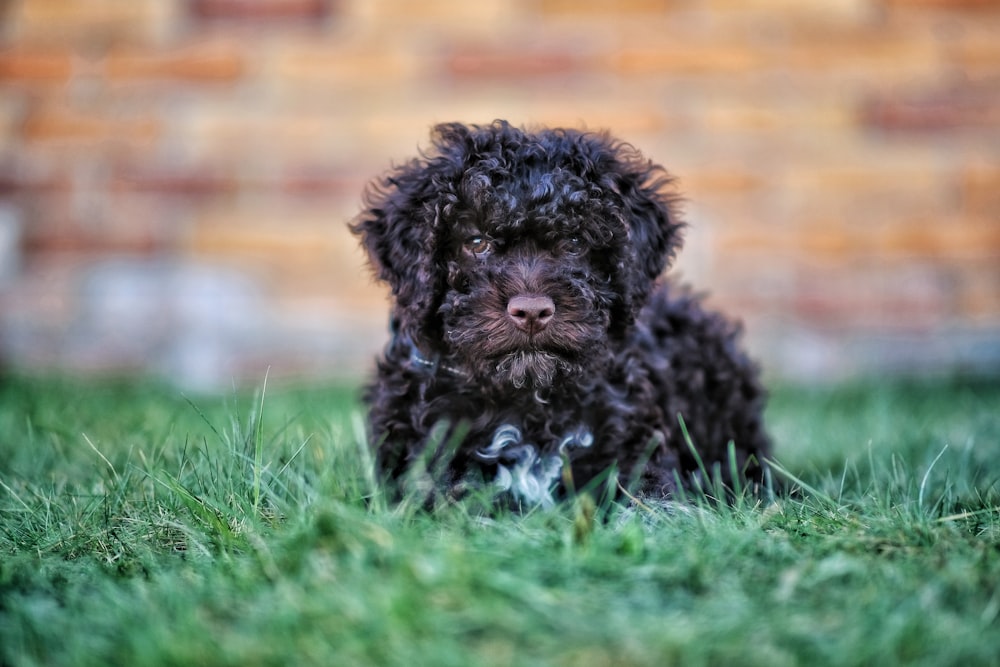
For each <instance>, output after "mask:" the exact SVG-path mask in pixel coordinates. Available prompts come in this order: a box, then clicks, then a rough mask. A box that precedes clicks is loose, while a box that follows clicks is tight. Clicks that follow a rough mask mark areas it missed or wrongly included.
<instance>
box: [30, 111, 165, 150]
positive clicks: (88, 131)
mask: <svg viewBox="0 0 1000 667" xmlns="http://www.w3.org/2000/svg"><path fill="white" fill-rule="evenodd" d="M161 129H162V128H161V126H160V123H159V121H158V120H157V119H155V118H131V119H121V120H119V119H115V118H113V117H110V116H108V115H106V114H102V113H100V112H99V111H82V110H76V109H70V108H65V107H63V108H59V107H57V106H56V105H48V106H45V107H42V108H37V109H33V110H32V111H31V112H30V113H29V114H28V115H27V117H26V119H25V121H24V124H23V126H22V128H21V134H22V136H23V137H24V139H26V140H28V141H32V142H60V143H65V142H74V143H86V144H97V143H98V142H103V141H112V142H115V143H117V144H122V143H128V144H148V143H150V142H152V141H154V140H155V139H156V138H158V137H159V136H160V134H161ZM91 155H92V152H91Z"/></svg>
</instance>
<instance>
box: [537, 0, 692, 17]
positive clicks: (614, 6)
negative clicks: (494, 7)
mask: <svg viewBox="0 0 1000 667" xmlns="http://www.w3.org/2000/svg"><path fill="white" fill-rule="evenodd" d="M532 4H533V5H534V6H535V7H534V8H535V9H536V11H538V13H540V14H554V15H566V16H574V17H575V16H580V15H598V16H600V15H605V16H607V18H609V19H614V18H617V17H619V16H621V15H623V14H626V15H627V14H640V15H641V14H657V13H660V12H664V11H669V10H671V9H674V8H675V7H677V6H678V5H679V4H680V3H679V2H678V1H677V0H617V2H608V1H607V0H539V2H536V3H532Z"/></svg>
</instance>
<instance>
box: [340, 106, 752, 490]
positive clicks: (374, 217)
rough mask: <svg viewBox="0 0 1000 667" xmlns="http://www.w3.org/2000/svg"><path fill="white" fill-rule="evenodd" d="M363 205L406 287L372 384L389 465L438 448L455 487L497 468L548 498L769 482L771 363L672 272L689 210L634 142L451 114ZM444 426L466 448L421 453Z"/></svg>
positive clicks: (375, 429)
mask: <svg viewBox="0 0 1000 667" xmlns="http://www.w3.org/2000/svg"><path fill="white" fill-rule="evenodd" d="M365 204H366V206H365V210H364V211H363V213H362V214H361V215H360V216H359V218H358V219H357V220H356V221H355V223H354V224H353V225H352V231H354V233H356V234H358V235H359V236H360V237H361V239H362V242H363V245H364V247H365V249H366V250H367V252H368V256H369V258H370V261H371V263H372V265H373V267H374V268H375V270H376V273H377V276H378V278H380V279H381V280H384V281H386V282H387V283H388V284H389V285H390V286H391V288H392V294H393V301H394V305H393V309H392V316H391V327H392V333H393V336H392V340H391V341H390V343H389V345H388V347H387V349H386V352H385V356H384V357H383V358H382V359H381V360H380V361H379V363H378V371H377V375H376V378H375V380H374V382H373V383H372V384H371V385H370V386H369V388H368V390H367V392H366V394H365V401H366V403H367V405H368V407H369V410H370V412H369V417H370V426H371V433H372V438H373V442H374V444H375V447H376V453H377V462H378V465H379V467H380V470H381V471H382V472H383V474H385V475H386V476H387V477H389V478H392V479H398V478H400V477H402V476H403V475H404V474H405V473H406V471H407V470H408V469H409V468H410V467H411V466H413V465H414V464H415V463H416V462H417V461H420V462H422V464H424V463H427V461H428V460H433V459H434V458H435V456H439V457H444V458H443V459H442V460H441V461H440V462H439V468H440V469H441V470H440V471H441V473H442V475H443V479H439V480H438V481H439V482H441V483H443V484H444V485H445V486H447V487H450V488H456V487H459V486H461V485H464V484H466V483H467V482H468V480H469V479H470V478H472V477H475V476H477V475H479V474H481V475H482V476H483V477H485V479H487V480H495V481H496V483H497V485H498V486H499V487H500V488H502V489H506V490H508V491H509V492H510V495H511V496H512V499H513V500H514V501H515V502H524V503H541V504H549V503H551V502H552V499H553V495H552V494H553V493H556V494H558V493H559V488H560V486H561V485H562V484H563V483H564V482H566V481H568V480H570V479H571V480H572V482H573V483H574V484H575V485H576V486H577V487H578V488H579V487H580V486H581V485H585V484H587V483H588V482H589V481H591V480H594V479H597V478H599V477H600V476H601V475H603V474H606V473H608V472H609V471H611V470H612V469H615V470H617V471H618V473H619V474H621V475H622V476H623V477H628V478H633V479H638V480H639V488H640V490H641V491H642V492H644V493H646V494H654V495H660V496H671V495H674V494H675V493H676V491H677V485H678V484H681V485H684V486H687V485H690V484H692V483H696V482H699V481H700V482H702V483H703V482H704V480H703V479H701V477H702V476H703V473H704V472H705V471H708V472H709V474H713V475H714V474H715V472H713V471H718V474H719V475H720V478H721V479H722V480H723V481H724V482H725V483H727V484H730V485H735V484H736V483H742V482H743V481H744V480H745V479H749V480H752V481H757V482H759V481H760V480H761V478H762V475H763V468H762V464H761V459H762V457H763V456H765V455H766V454H767V453H768V451H769V443H768V438H767V436H766V434H765V432H764V429H763V425H762V417H761V415H762V411H763V406H764V400H765V395H764V391H763V389H762V387H761V385H760V383H759V380H758V372H757V369H756V367H755V365H754V364H753V363H751V362H750V361H749V360H748V359H747V357H746V356H745V355H744V354H743V352H741V351H740V349H739V348H738V337H739V333H740V331H739V327H738V326H736V325H734V324H732V323H730V322H729V321H727V320H726V319H724V318H723V317H721V316H720V315H718V314H715V313H712V312H709V311H706V310H704V309H703V308H702V306H701V304H700V302H699V299H698V298H696V297H695V296H693V295H692V294H691V293H690V292H689V291H687V290H686V289H683V288H677V287H674V286H672V285H670V284H669V283H662V284H658V283H657V280H658V278H659V276H660V275H661V274H662V273H663V271H664V269H665V268H666V267H667V264H668V262H669V260H670V259H671V258H672V256H673V254H674V252H675V251H676V250H677V248H678V247H679V246H680V243H681V235H680V232H681V229H682V227H683V224H682V223H681V222H680V221H679V218H678V211H677V198H676V195H674V194H673V190H672V179H671V177H670V176H669V175H668V174H667V173H666V172H665V171H664V170H663V169H662V168H661V167H659V166H657V165H655V164H653V163H652V162H650V161H648V160H646V159H645V158H643V157H642V156H641V155H640V153H639V152H638V151H636V150H635V149H634V148H632V147H631V146H629V145H628V144H625V143H622V142H619V141H616V140H615V139H613V138H611V137H610V136H609V135H607V134H600V133H588V132H581V131H576V130H561V129H551V130H541V131H538V132H528V131H525V130H522V129H518V128H515V127H512V126H511V125H509V124H508V123H506V122H504V121H495V122H494V123H492V124H491V125H486V126H465V125H461V124H457V123H452V124H444V125H439V126H437V127H436V128H435V130H434V132H433V136H432V148H431V149H430V150H429V151H427V152H426V153H424V154H422V155H421V156H420V157H419V158H416V159H414V160H412V161H410V162H408V163H406V164H403V165H401V166H399V167H396V168H395V169H393V170H392V171H390V172H389V173H388V174H387V175H386V176H384V177H383V178H382V179H380V180H377V181H375V182H374V183H372V184H371V185H370V186H369V189H368V191H367V192H366V197H365ZM679 415H680V416H682V417H683V420H684V422H685V423H686V426H687V429H688V431H689V434H690V439H691V441H692V442H693V443H694V445H695V446H696V448H697V451H698V457H696V456H695V455H694V454H693V453H692V452H691V450H690V447H689V446H688V444H687V443H686V441H685V438H684V436H683V433H682V430H681V428H680V422H679V419H678V416H679ZM442 424H447V425H448V427H446V428H449V427H450V428H451V429H453V430H452V431H448V432H451V433H457V434H460V435H461V438H462V439H461V443H460V445H459V446H458V447H457V448H455V449H454V450H453V451H448V453H447V454H446V455H445V454H442V453H441V452H437V451H436V452H426V451H424V450H425V449H426V448H427V446H428V443H432V444H433V445H434V446H435V447H438V448H439V449H440V450H441V451H442V452H443V450H445V449H447V447H445V446H444V445H443V444H442V443H444V442H447V441H448V437H446V436H445V437H442V435H441V434H442V433H445V432H446V431H442V430H441V425H442ZM455 437H459V436H458V435H456V436H455ZM730 443H733V444H732V450H730ZM730 451H733V452H734V453H735V460H732V459H733V457H731V456H730ZM699 457H700V459H701V460H700V461H699V460H698V458H699ZM565 460H569V461H570V464H569V470H563V462H564V461H565ZM732 470H736V471H737V476H738V478H739V479H732V475H731V474H730V473H731V471H732Z"/></svg>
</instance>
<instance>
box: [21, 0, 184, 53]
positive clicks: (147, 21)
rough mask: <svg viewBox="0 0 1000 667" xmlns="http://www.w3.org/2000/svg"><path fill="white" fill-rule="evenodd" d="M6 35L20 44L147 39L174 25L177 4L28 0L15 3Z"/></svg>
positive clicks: (156, 37) (153, 0)
mask: <svg viewBox="0 0 1000 667" xmlns="http://www.w3.org/2000/svg"><path fill="white" fill-rule="evenodd" d="M11 4H12V6H11V7H10V8H9V9H6V10H5V12H6V13H7V14H8V16H6V17H5V19H6V20H7V22H8V25H9V32H8V34H9V35H10V36H11V37H12V38H13V39H14V40H15V41H17V42H19V43H22V44H25V43H26V44H47V45H66V44H73V45H86V46H87V47H89V48H91V49H92V48H93V46H94V45H96V44H109V43H115V44H123V43H147V42H150V41H157V40H160V39H162V37H163V35H164V33H165V32H169V31H170V30H171V28H172V27H173V26H174V23H175V18H176V11H177V5H179V4H180V3H177V2H162V0H127V1H126V2H123V1H122V0H26V1H24V2H15V3H11Z"/></svg>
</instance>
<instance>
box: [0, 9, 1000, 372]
mask: <svg viewBox="0 0 1000 667" xmlns="http://www.w3.org/2000/svg"><path fill="white" fill-rule="evenodd" d="M0 22H2V25H0V367H2V368H6V369H8V370H16V371H18V372H35V371H46V372H51V371H56V372H74V373H76V372H83V373H99V374H109V373H110V374H120V373H133V372H135V373H143V374H149V375H152V376H156V377H161V378H166V379H168V380H170V381H172V382H174V383H176V384H178V385H180V386H183V387H187V388H195V389H206V390H211V389H215V388H226V387H229V386H231V384H232V383H233V382H234V381H236V382H240V383H242V382H255V383H259V382H260V380H261V379H262V378H263V375H264V372H265V370H266V369H268V368H270V377H271V378H275V377H277V378H289V379H293V378H294V379H315V380H328V379H335V378H354V377H357V376H358V375H359V374H360V373H362V372H364V369H366V368H368V367H369V366H370V364H371V362H372V358H373V356H374V355H375V354H376V352H377V351H378V350H379V349H380V347H381V346H382V345H383V344H384V342H385V340H386V334H385V324H386V304H387V301H386V297H385V291H384V290H383V289H382V288H381V287H379V286H378V285H375V284H374V283H373V282H372V280H371V278H370V274H369V272H368V271H367V269H365V268H364V265H363V258H362V256H361V254H360V252H358V250H357V248H356V242H355V240H354V239H353V238H352V237H351V236H350V234H349V233H348V232H347V230H346V227H345V224H346V223H347V222H348V221H349V220H350V219H351V218H352V217H353V216H354V215H356V214H357V212H358V210H359V206H360V193H361V191H362V189H363V187H364V184H365V182H366V181H367V180H369V179H370V178H371V177H373V176H375V175H377V174H379V173H381V172H383V171H384V170H385V169H386V168H387V167H389V166H390V164H392V163H393V162H401V161H403V160H405V159H407V158H409V157H411V156H413V155H414V154H415V153H416V151H417V150H418V147H420V146H424V145H426V143H427V134H428V129H429V127H430V126H431V125H433V124H434V123H437V122H442V121H452V120H460V121H466V122H476V123H488V122H490V121H491V120H493V119H494V118H505V119H507V120H509V121H511V122H513V123H515V124H527V125H536V124H544V125H556V126H582V127H588V128H592V129H600V128H608V129H611V130H612V131H613V133H614V134H616V135H617V136H618V137H620V138H621V139H624V140H626V141H629V142H630V143H632V144H634V145H635V146H637V147H639V148H640V149H641V150H642V151H643V152H644V153H645V154H646V155H647V156H648V157H650V158H652V159H654V160H655V161H657V162H660V163H661V164H663V165H665V166H666V167H667V168H668V169H669V170H670V171H672V172H673V173H674V174H675V175H676V176H678V177H679V179H680V182H681V187H682V189H683V191H684V193H685V195H686V197H687V200H688V203H687V205H686V217H687V219H688V221H689V222H690V228H689V230H688V235H687V244H686V247H685V249H684V251H683V252H682V253H681V255H680V259H679V261H678V263H677V265H676V268H675V269H674V272H675V273H676V274H678V275H681V276H683V277H684V278H685V279H687V280H689V281H691V282H693V283H695V284H696V285H697V286H698V287H699V288H700V289H704V290H705V291H707V292H710V293H711V295H712V296H711V301H710V303H711V304H712V305H714V306H716V307H719V308H722V309H725V310H727V311H729V312H731V313H733V314H735V315H738V316H739V317H741V318H742V319H743V320H744V321H745V323H746V326H747V331H748V343H749V345H750V347H751V348H752V350H753V351H754V353H755V354H756V355H757V356H758V357H759V358H760V359H761V360H762V362H763V364H764V366H765V368H766V370H767V373H768V374H769V376H771V377H772V378H779V379H780V378H784V379H792V380H804V381H808V382H830V381H836V380H841V379H845V378H852V377H858V376H871V375H884V374H889V373H918V374H932V373H951V372H956V371H962V372H978V373H984V374H998V373H1000V2H997V1H994V0H702V1H698V0H607V1H601V0H476V1H475V2H464V1H457V0H455V1H452V0H426V1H408V0H0Z"/></svg>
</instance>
